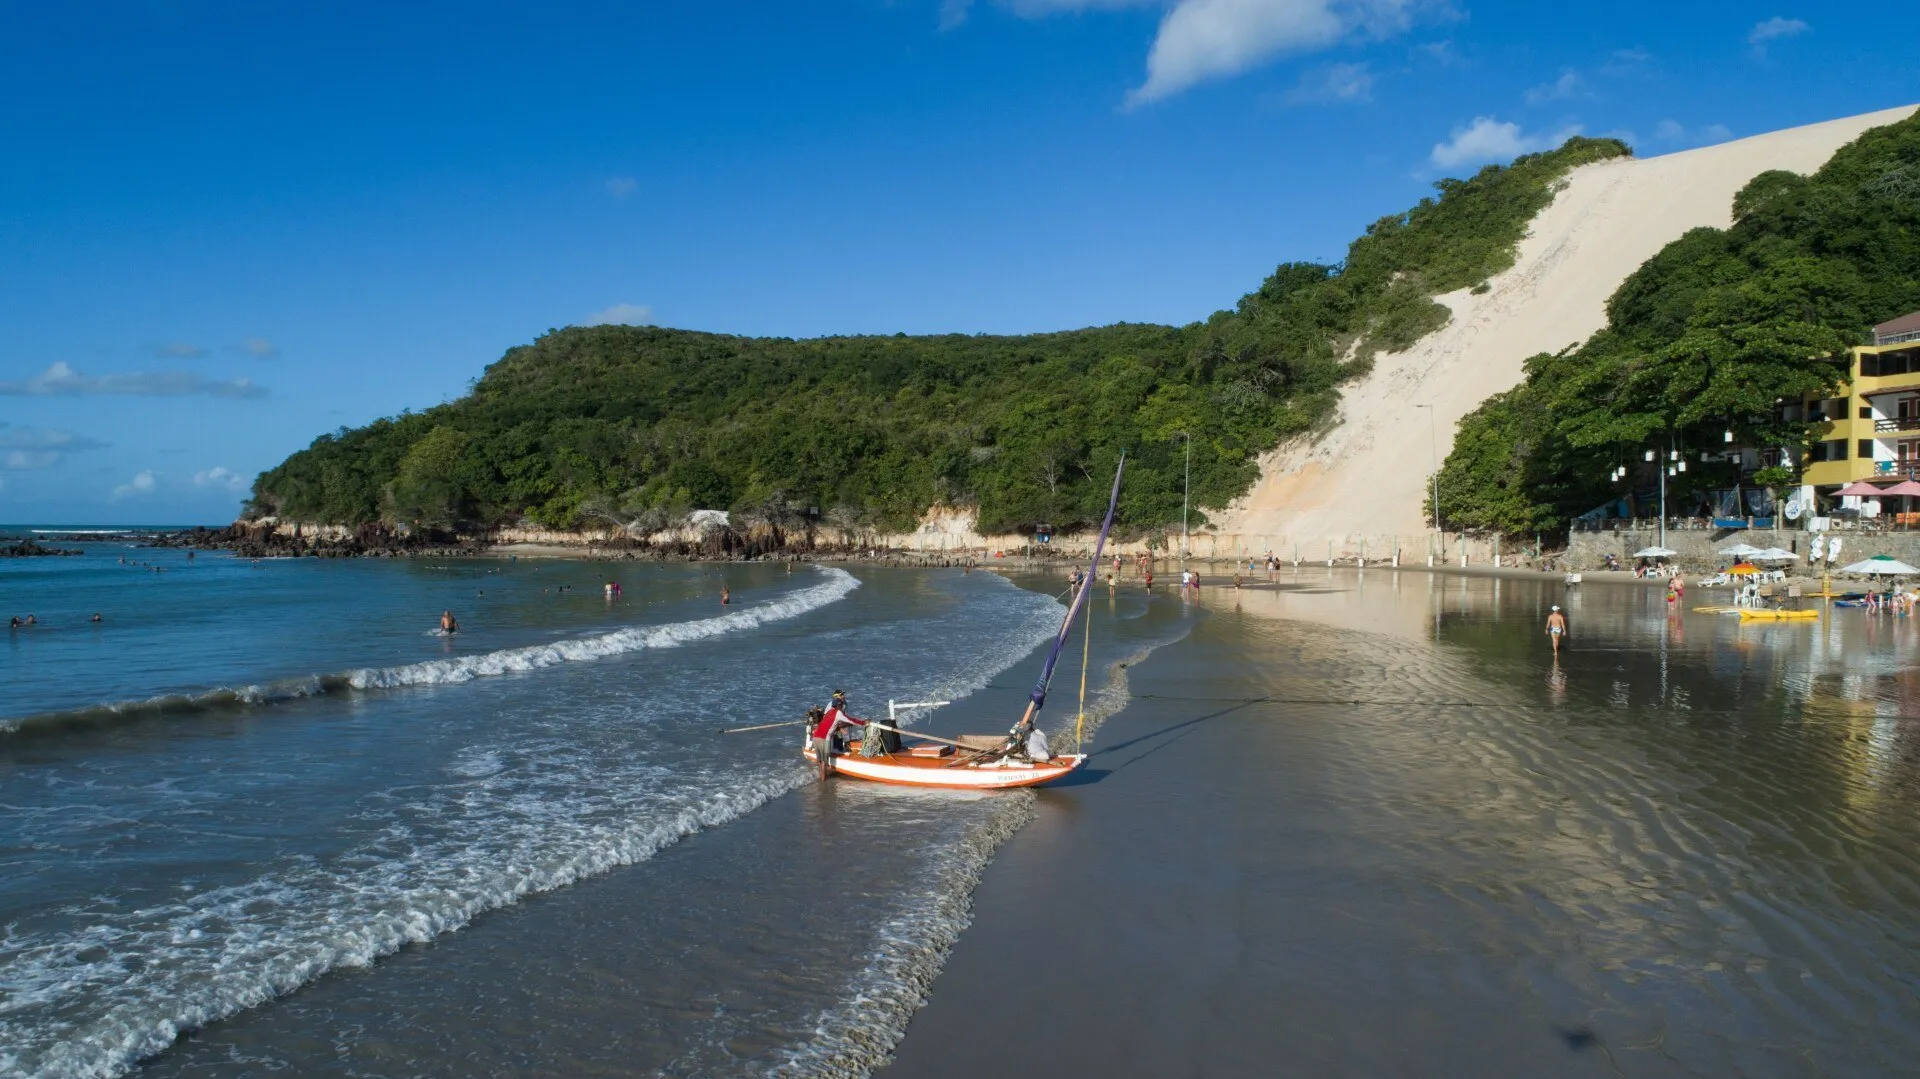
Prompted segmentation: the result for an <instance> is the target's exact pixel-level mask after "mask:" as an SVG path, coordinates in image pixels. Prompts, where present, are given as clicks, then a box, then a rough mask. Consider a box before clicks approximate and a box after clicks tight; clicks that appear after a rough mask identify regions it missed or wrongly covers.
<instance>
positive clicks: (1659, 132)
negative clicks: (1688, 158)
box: [1653, 120, 1733, 146]
mask: <svg viewBox="0 0 1920 1079" xmlns="http://www.w3.org/2000/svg"><path fill="white" fill-rule="evenodd" d="M1653 137H1654V139H1655V140H1657V141H1659V142H1664V143H1667V144H1669V145H1672V146H1711V145H1713V144H1714V143H1717V142H1726V141H1727V140H1728V139H1731V138H1733V131H1732V130H1731V129H1730V128H1728V127H1727V125H1725V124H1706V125H1704V126H1701V127H1696V128H1689V127H1687V126H1686V125H1685V124H1682V123H1681V122H1680V121H1678V120H1662V121H1660V122H1659V123H1658V124H1656V125H1655V126H1654V129H1653Z"/></svg>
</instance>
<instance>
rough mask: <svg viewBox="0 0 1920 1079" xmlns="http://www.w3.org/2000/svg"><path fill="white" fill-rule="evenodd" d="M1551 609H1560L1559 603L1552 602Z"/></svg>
mask: <svg viewBox="0 0 1920 1079" xmlns="http://www.w3.org/2000/svg"><path fill="white" fill-rule="evenodd" d="M1553 609H1554V610H1556V611H1557V610H1559V609H1560V605H1559V604H1557V603H1556V604H1554V605H1553Z"/></svg>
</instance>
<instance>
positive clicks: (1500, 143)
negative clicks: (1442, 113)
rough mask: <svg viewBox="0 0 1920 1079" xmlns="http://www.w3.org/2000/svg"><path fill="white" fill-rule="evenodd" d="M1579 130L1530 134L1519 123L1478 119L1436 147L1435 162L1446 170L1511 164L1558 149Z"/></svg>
mask: <svg viewBox="0 0 1920 1079" xmlns="http://www.w3.org/2000/svg"><path fill="white" fill-rule="evenodd" d="M1580 130H1581V129H1580V128H1579V127H1578V126H1577V125H1576V126H1573V127H1568V128H1563V129H1561V130H1560V131H1556V132H1554V133H1553V134H1550V135H1545V134H1534V135H1528V134H1526V133H1525V132H1523V131H1521V130H1520V125H1519V124H1516V123H1513V122H1511V121H1503V120H1496V119H1494V118H1493V117H1491V116H1476V117H1474V118H1473V123H1471V124H1468V125H1467V126H1465V127H1456V128H1454V129H1453V134H1452V136H1451V137H1449V138H1448V139H1447V141H1445V142H1442V143H1438V144H1436V145H1435V146H1434V148H1433V154H1432V161H1433V163H1434V164H1436V165H1438V166H1440V167H1441V168H1443V169H1450V168H1453V167H1455V166H1457V165H1479V164H1485V163H1487V162H1494V161H1511V160H1513V159H1514V158H1516V157H1519V156H1520V155H1521V154H1530V153H1533V152H1535V151H1538V150H1547V149H1551V148H1552V147H1555V146H1558V145H1560V144H1561V143H1563V142H1565V141H1566V140H1568V139H1570V138H1572V137H1573V136H1575V135H1578V134H1579V133H1580Z"/></svg>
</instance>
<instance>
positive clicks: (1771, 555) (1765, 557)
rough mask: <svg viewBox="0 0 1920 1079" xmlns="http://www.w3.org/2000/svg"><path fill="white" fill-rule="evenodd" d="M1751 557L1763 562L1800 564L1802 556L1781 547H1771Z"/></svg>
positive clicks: (1756, 552)
mask: <svg viewBox="0 0 1920 1079" xmlns="http://www.w3.org/2000/svg"><path fill="white" fill-rule="evenodd" d="M1750 557H1752V558H1756V559H1759V560H1760V561H1762V562H1798V561H1800V556H1799V555H1797V554H1794V553H1793V552H1792V551H1788V550H1783V549H1781V548H1779V547H1769V548H1767V549H1766V550H1764V551H1755V552H1754V553H1753V554H1752V555H1751V556H1750Z"/></svg>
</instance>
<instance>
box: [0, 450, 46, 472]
mask: <svg viewBox="0 0 1920 1079" xmlns="http://www.w3.org/2000/svg"><path fill="white" fill-rule="evenodd" d="M59 460H60V454H59V453H57V452H55V451H54V450H8V451H7V453H6V456H5V457H0V464H3V465H5V466H6V467H7V468H10V469H12V470H14V471H16V472H24V471H26V470H28V469H34V468H46V467H47V466H48V465H52V464H57V463H59Z"/></svg>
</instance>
